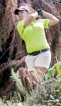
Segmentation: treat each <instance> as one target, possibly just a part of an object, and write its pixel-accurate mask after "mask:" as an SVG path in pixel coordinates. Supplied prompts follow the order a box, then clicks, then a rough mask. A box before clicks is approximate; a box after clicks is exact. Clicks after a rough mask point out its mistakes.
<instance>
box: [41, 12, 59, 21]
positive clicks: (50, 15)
mask: <svg viewBox="0 0 61 106" xmlns="http://www.w3.org/2000/svg"><path fill="white" fill-rule="evenodd" d="M43 16H44V17H46V18H49V19H51V20H58V19H57V18H56V17H55V16H54V15H52V14H50V13H48V12H45V11H44V12H43Z"/></svg>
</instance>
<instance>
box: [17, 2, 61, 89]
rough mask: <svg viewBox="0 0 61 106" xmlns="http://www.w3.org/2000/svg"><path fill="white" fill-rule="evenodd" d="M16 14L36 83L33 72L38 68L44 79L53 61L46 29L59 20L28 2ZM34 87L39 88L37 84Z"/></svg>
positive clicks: (29, 67)
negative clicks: (35, 8) (40, 17)
mask: <svg viewBox="0 0 61 106" xmlns="http://www.w3.org/2000/svg"><path fill="white" fill-rule="evenodd" d="M15 14H16V15H18V16H19V17H20V21H19V22H18V24H17V30H18V32H19V34H20V36H21V38H22V39H23V40H24V41H25V44H26V49H27V52H28V55H27V56H26V58H25V63H26V65H27V69H28V71H29V72H30V75H31V78H32V82H34V84H35V82H37V81H36V79H35V77H34V76H33V73H32V72H33V71H34V70H36V72H37V73H38V75H40V77H41V80H43V78H44V75H45V73H46V71H47V69H48V68H49V65H50V62H51V52H50V47H49V44H48V42H47V39H46V36H45V31H44V29H45V28H49V27H51V26H53V25H55V24H57V23H58V22H59V20H58V19H57V18H56V17H55V16H54V15H52V14H50V13H48V12H45V11H44V10H42V9H39V10H37V11H35V10H34V9H33V8H32V7H31V6H29V5H28V4H23V5H21V6H20V7H19V8H17V9H16V10H15ZM39 15H40V16H41V15H42V16H44V17H45V19H38V17H39ZM34 88H35V89H37V87H36V86H35V87H34Z"/></svg>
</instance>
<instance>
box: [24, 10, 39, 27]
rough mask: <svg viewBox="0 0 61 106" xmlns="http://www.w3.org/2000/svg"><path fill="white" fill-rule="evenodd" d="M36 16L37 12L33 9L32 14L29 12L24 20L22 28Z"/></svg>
mask: <svg viewBox="0 0 61 106" xmlns="http://www.w3.org/2000/svg"><path fill="white" fill-rule="evenodd" d="M37 17H38V13H37V12H36V11H35V12H34V13H33V14H30V15H29V16H28V17H27V18H26V19H25V22H24V28H25V27H26V26H27V25H29V24H30V23H31V22H32V21H33V20H34V19H36V18H37Z"/></svg>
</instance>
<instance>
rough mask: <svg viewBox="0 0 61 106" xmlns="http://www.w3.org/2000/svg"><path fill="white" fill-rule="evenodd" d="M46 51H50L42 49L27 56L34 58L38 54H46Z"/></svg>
mask: <svg viewBox="0 0 61 106" xmlns="http://www.w3.org/2000/svg"><path fill="white" fill-rule="evenodd" d="M48 50H50V49H49V48H48V49H43V50H39V51H35V52H32V53H28V55H33V56H35V55H38V54H40V53H43V52H46V51H48Z"/></svg>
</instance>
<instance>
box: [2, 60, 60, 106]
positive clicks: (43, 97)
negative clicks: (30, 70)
mask: <svg viewBox="0 0 61 106" xmlns="http://www.w3.org/2000/svg"><path fill="white" fill-rule="evenodd" d="M60 70H61V63H60V62H58V63H56V64H54V66H53V67H52V68H50V69H49V70H48V71H47V73H46V75H45V79H44V81H43V82H42V86H43V91H42V92H41V91H40V92H38V91H37V90H34V89H32V91H30V93H28V92H27V91H26V89H25V88H24V86H23V84H22V82H21V79H20V77H19V73H18V71H17V72H16V73H15V72H14V69H12V76H11V77H12V78H13V81H14V82H15V83H16V85H17V88H18V91H17V92H15V91H14V97H13V98H12V97H11V99H10V101H6V104H4V103H3V101H2V100H0V104H3V106H18V102H19V106H61V71H60ZM56 71H57V75H56V76H55V77H54V74H55V73H56ZM21 94H23V96H24V98H25V99H24V102H23V103H22V104H21V101H22V98H21Z"/></svg>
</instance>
